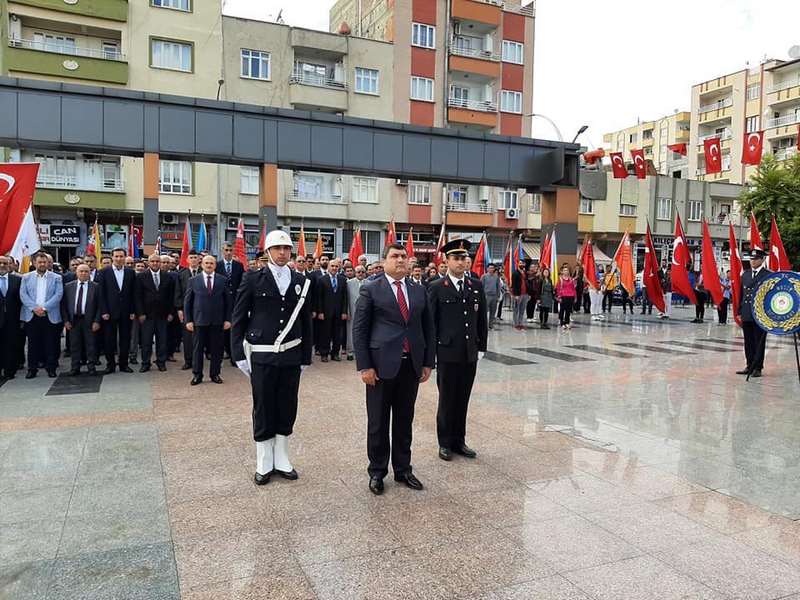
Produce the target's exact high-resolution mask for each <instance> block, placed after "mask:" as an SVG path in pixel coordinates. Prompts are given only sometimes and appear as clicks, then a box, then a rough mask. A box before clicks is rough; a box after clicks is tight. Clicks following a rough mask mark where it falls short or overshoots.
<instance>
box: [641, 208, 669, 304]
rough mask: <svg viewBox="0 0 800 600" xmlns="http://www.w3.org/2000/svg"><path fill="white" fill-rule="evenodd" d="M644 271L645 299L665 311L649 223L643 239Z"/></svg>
mask: <svg viewBox="0 0 800 600" xmlns="http://www.w3.org/2000/svg"><path fill="white" fill-rule="evenodd" d="M644 243H645V245H644V273H643V274H642V282H643V283H644V287H645V289H646V290H647V299H648V300H649V301H650V303H651V304H652V305H653V306H655V307H656V308H657V309H658V310H659V311H661V313H662V314H664V313H666V312H667V305H666V304H665V303H664V290H663V288H662V287H661V278H659V276H658V258H657V257H656V249H655V246H653V236H652V234H651V233H650V224H649V223H648V224H647V234H646V235H645V239H644Z"/></svg>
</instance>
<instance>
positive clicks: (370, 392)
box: [366, 357, 419, 479]
mask: <svg viewBox="0 0 800 600" xmlns="http://www.w3.org/2000/svg"><path fill="white" fill-rule="evenodd" d="M366 387H367V457H368V458H369V467H368V469H367V472H368V473H369V476H370V477H377V478H378V479H383V478H384V477H386V474H387V473H388V472H389V468H388V467H389V453H390V448H391V457H392V470H393V471H394V474H395V477H397V476H400V475H403V474H405V473H411V431H412V425H413V422H414V404H415V403H416V400H417V389H418V388H419V375H417V374H416V373H415V372H414V366H413V364H412V363H411V358H409V357H406V358H403V360H402V361H401V362H400V370H399V371H398V372H397V375H396V376H395V377H394V379H381V380H378V381H377V382H376V383H375V385H368V386H366ZM390 419H391V426H392V437H391V442H390V440H389V420H390Z"/></svg>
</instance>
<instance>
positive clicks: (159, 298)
mask: <svg viewBox="0 0 800 600" xmlns="http://www.w3.org/2000/svg"><path fill="white" fill-rule="evenodd" d="M175 280H176V278H175V276H174V275H170V274H169V272H164V271H161V272H160V273H159V285H158V289H156V286H155V283H154V282H153V273H152V271H150V269H147V270H146V271H142V272H141V273H137V274H136V285H135V287H134V290H135V291H134V296H135V299H136V314H137V315H138V316H142V315H144V316H146V317H147V318H148V319H154V320H166V318H167V316H168V315H171V314H172V311H173V310H174V309H175V306H174V304H175Z"/></svg>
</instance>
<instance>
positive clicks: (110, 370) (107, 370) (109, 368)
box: [103, 367, 122, 375]
mask: <svg viewBox="0 0 800 600" xmlns="http://www.w3.org/2000/svg"><path fill="white" fill-rule="evenodd" d="M114 371H116V369H115V368H114V367H106V370H105V371H103V375H111V374H112V373H113V372H114ZM120 371H122V368H120Z"/></svg>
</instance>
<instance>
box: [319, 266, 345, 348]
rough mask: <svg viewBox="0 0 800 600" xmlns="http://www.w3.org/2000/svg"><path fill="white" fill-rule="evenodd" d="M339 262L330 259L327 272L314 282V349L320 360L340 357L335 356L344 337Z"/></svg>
mask: <svg viewBox="0 0 800 600" xmlns="http://www.w3.org/2000/svg"><path fill="white" fill-rule="evenodd" d="M340 266H341V262H340V261H339V259H338V258H337V259H334V260H332V261H330V263H328V270H327V272H325V271H323V274H322V275H319V276H318V277H317V279H316V282H315V287H316V292H317V302H316V313H317V327H319V341H318V342H317V344H318V345H317V350H318V351H319V354H320V356H321V357H322V362H328V355H330V357H331V360H336V361H339V360H342V359H341V357H340V356H339V355H340V353H341V351H342V343H343V341H344V339H343V338H344V336H345V321H347V278H346V277H345V276H344V275H342V274H340V273H339V267H340Z"/></svg>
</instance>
